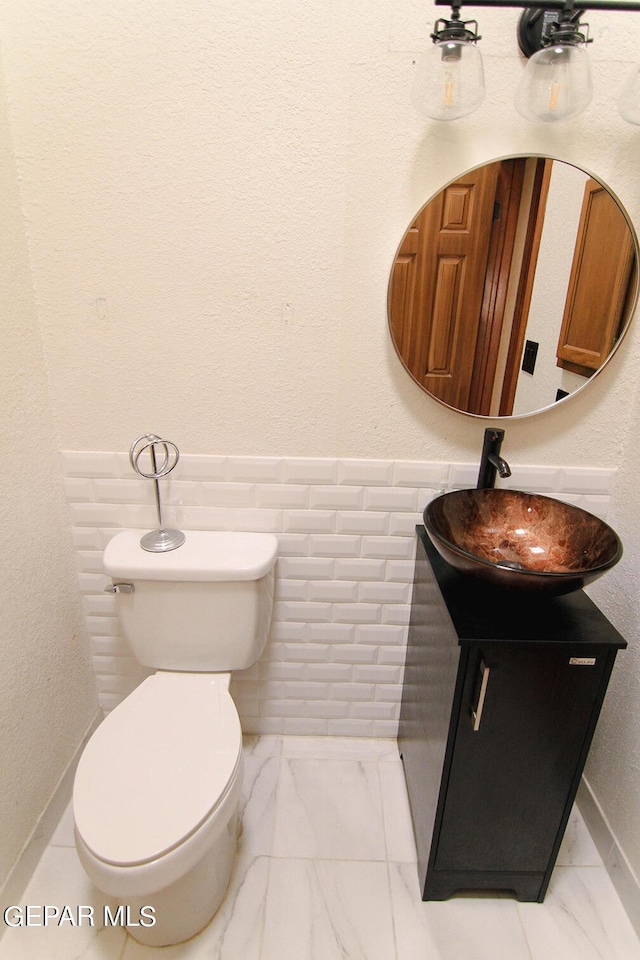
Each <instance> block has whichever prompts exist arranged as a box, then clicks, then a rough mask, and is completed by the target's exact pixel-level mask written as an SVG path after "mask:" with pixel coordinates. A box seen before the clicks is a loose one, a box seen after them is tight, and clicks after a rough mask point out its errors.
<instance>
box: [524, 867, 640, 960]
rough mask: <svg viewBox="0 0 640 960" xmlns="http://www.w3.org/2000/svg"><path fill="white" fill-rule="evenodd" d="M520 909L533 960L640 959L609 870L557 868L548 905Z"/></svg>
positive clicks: (635, 936) (636, 941)
mask: <svg viewBox="0 0 640 960" xmlns="http://www.w3.org/2000/svg"><path fill="white" fill-rule="evenodd" d="M541 908H542V909H541ZM517 909H518V913H519V914H520V916H521V918H522V923H523V926H524V930H525V933H526V936H527V940H528V942H529V945H530V948H531V954H532V957H533V960H640V941H639V940H638V937H637V935H636V933H635V931H634V929H633V927H632V926H631V922H630V920H629V918H628V917H627V915H626V913H625V912H624V910H623V909H622V904H621V903H620V900H619V899H618V896H617V894H616V892H615V889H614V886H613V884H612V882H611V879H610V878H609V875H608V874H607V871H606V870H605V868H604V867H603V866H599V867H556V869H555V870H554V872H553V875H552V877H551V883H550V884H549V890H548V892H547V895H546V897H545V901H544V904H537V903H519V904H518V905H517Z"/></svg>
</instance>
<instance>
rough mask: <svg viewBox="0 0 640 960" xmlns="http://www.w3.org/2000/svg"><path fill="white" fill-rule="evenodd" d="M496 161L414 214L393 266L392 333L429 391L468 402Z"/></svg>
mask: <svg viewBox="0 0 640 960" xmlns="http://www.w3.org/2000/svg"><path fill="white" fill-rule="evenodd" d="M498 169H499V165H498V164H489V165H488V166H485V167H482V168H480V169H479V170H474V171H472V172H471V173H469V174H468V175H466V176H464V177H462V178H461V179H460V180H457V181H456V182H455V183H453V184H450V185H449V186H448V187H447V188H445V189H444V190H443V191H442V192H441V193H440V194H438V196H437V197H436V198H435V200H433V201H432V202H431V203H429V204H427V206H426V207H425V208H424V210H422V211H421V213H420V214H419V215H418V217H417V218H416V220H415V221H414V223H413V224H412V227H411V229H410V231H409V232H408V234H407V235H406V237H405V240H404V243H403V246H402V249H401V250H400V253H399V256H398V258H397V260H396V263H395V265H394V271H393V279H392V283H391V291H390V306H391V309H390V314H391V317H392V318H393V321H392V322H393V335H394V339H395V342H396V344H397V346H398V348H399V350H400V353H401V355H402V357H403V358H404V360H405V363H406V365H407V367H408V369H409V372H410V373H411V375H412V376H413V377H414V379H416V380H417V381H418V383H420V384H421V386H423V387H425V388H426V389H427V390H428V391H429V393H430V394H432V395H433V396H435V397H437V398H438V399H440V400H442V401H443V402H444V403H448V404H450V405H451V406H453V407H458V408H459V409H462V410H465V409H468V401H469V394H470V391H471V383H472V375H473V368H474V357H475V350H476V342H477V338H478V318H479V316H480V311H481V307H482V298H483V290H484V277H485V273H486V267H487V256H488V251H489V240H490V230H488V229H487V225H490V223H491V220H492V216H493V206H494V199H495V190H496V182H497V177H498Z"/></svg>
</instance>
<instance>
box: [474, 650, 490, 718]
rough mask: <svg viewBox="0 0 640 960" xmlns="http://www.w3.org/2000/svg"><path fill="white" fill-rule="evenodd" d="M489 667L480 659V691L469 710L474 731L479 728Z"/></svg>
mask: <svg viewBox="0 0 640 960" xmlns="http://www.w3.org/2000/svg"><path fill="white" fill-rule="evenodd" d="M490 672H491V668H490V667H488V666H487V665H486V663H485V662H484V660H481V661H480V693H479V694H478V702H477V704H476V708H475V710H472V711H471V719H472V720H473V729H474V732H475V731H476V730H479V729H480V721H481V720H482V711H483V710H484V701H485V697H486V695H487V685H488V683H489V674H490Z"/></svg>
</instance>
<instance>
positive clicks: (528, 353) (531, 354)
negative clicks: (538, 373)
mask: <svg viewBox="0 0 640 960" xmlns="http://www.w3.org/2000/svg"><path fill="white" fill-rule="evenodd" d="M538 346H539V345H538V344H537V343H536V342H535V340H527V341H526V342H525V345H524V356H523V357H522V369H523V370H524V372H525V373H533V371H534V370H535V368H536V357H537V356H538Z"/></svg>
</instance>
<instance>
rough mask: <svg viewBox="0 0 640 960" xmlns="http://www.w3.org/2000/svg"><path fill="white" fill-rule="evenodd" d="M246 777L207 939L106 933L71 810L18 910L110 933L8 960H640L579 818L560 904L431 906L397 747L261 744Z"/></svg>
mask: <svg viewBox="0 0 640 960" xmlns="http://www.w3.org/2000/svg"><path fill="white" fill-rule="evenodd" d="M244 763H245V772H244V782H243V796H242V804H241V806H242V827H241V833H240V838H239V843H238V853H237V856H236V861H235V867H234V872H233V874H232V877H231V883H230V886H229V891H228V893H227V896H226V899H225V900H224V901H223V904H222V906H221V908H220V910H219V911H218V913H217V914H216V915H215V916H214V918H213V920H212V921H211V923H210V924H209V925H208V926H207V927H206V928H205V929H204V930H203V931H202V932H201V933H199V934H198V935H197V936H195V937H193V938H192V939H191V940H188V941H187V942H186V943H181V944H177V945H176V946H172V947H156V948H154V947H145V946H142V945H141V944H139V943H137V942H136V941H135V940H133V939H132V938H131V937H129V936H127V934H126V933H125V930H124V929H123V928H122V927H118V926H117V927H105V926H103V925H102V917H103V908H104V905H105V904H107V905H108V906H109V907H110V910H111V914H112V915H115V914H116V909H117V903H118V902H120V901H118V902H116V901H115V900H113V899H111V898H108V897H105V896H104V895H103V894H101V893H100V892H99V891H98V890H96V889H95V888H94V887H92V885H91V884H90V882H89V880H88V879H87V878H86V876H85V874H84V871H83V870H82V867H81V866H80V862H79V860H78V857H77V854H76V851H75V847H74V841H73V821H72V815H71V810H70V808H68V809H67V812H66V814H65V815H64V817H63V819H62V821H61V823H60V825H59V827H58V829H57V830H56V832H55V833H54V836H53V839H52V841H51V843H50V844H49V846H48V847H47V848H46V849H45V851H44V854H43V856H42V859H41V861H40V863H39V865H38V867H37V869H36V870H35V873H34V875H33V877H32V879H31V881H30V883H29V885H28V887H27V889H26V890H25V892H24V895H23V896H22V897H21V898H20V899H19V901H17V902H18V903H20V904H35V905H39V904H53V905H59V906H60V907H61V906H62V905H64V904H71V905H77V904H82V905H85V906H92V907H93V909H94V917H95V918H96V923H95V926H94V927H91V926H87V925H84V926H71V924H70V923H68V922H66V923H64V924H62V925H61V926H59V927H56V926H48V927H46V928H45V927H43V926H39V927H38V926H29V927H16V928H5V930H4V935H3V937H2V940H0V960H44V958H46V960H70V958H79V957H83V958H85V960H152V958H155V960H178V958H179V960H640V941H639V940H638V938H637V936H636V934H635V932H634V930H633V928H632V926H631V923H630V921H629V919H628V918H627V916H626V915H625V913H624V911H623V909H622V906H621V904H620V901H619V899H618V897H617V896H616V893H615V890H614V888H613V884H612V883H611V880H610V879H609V877H608V875H607V872H606V870H605V868H604V866H603V865H602V861H601V859H600V857H599V855H598V852H597V850H596V849H595V846H594V845H593V842H592V841H591V838H590V836H589V833H588V832H587V830H586V827H585V825H584V822H583V820H582V817H581V816H580V813H579V812H578V810H577V808H574V810H573V813H572V816H571V819H570V821H569V825H568V828H567V832H566V834H565V838H564V841H563V844H562V847H561V849H560V853H559V856H558V861H557V866H556V869H555V871H554V874H553V876H552V879H551V885H550V888H549V892H548V894H547V897H546V899H545V902H544V903H542V904H539V903H518V902H516V901H515V900H513V899H511V898H510V897H508V896H490V895H489V896H475V897H468V896H464V895H460V896H456V897H453V898H452V899H451V900H447V901H444V902H441V903H436V902H429V903H423V902H422V900H421V899H420V889H419V882H418V871H417V867H416V852H415V845H414V842H413V834H412V829H411V821H410V815H409V809H408V801H407V794H406V790H405V785H404V777H403V773H402V765H401V762H400V759H399V757H398V751H397V747H396V744H395V742H394V741H388V740H387V741H384V740H376V739H373V738H372V739H369V740H366V739H362V738H358V739H349V738H333V737H327V736H323V737H277V736H276V737H274V736H265V737H246V738H245V746H244ZM149 899H150V901H151V902H153V898H152V897H150V898H149ZM13 902H16V901H13ZM121 902H123V903H126V898H125V899H123V900H122V901H121ZM185 908H186V907H185ZM132 919H133V920H134V922H135V921H136V920H137V915H135V914H134V916H133V917H132Z"/></svg>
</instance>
